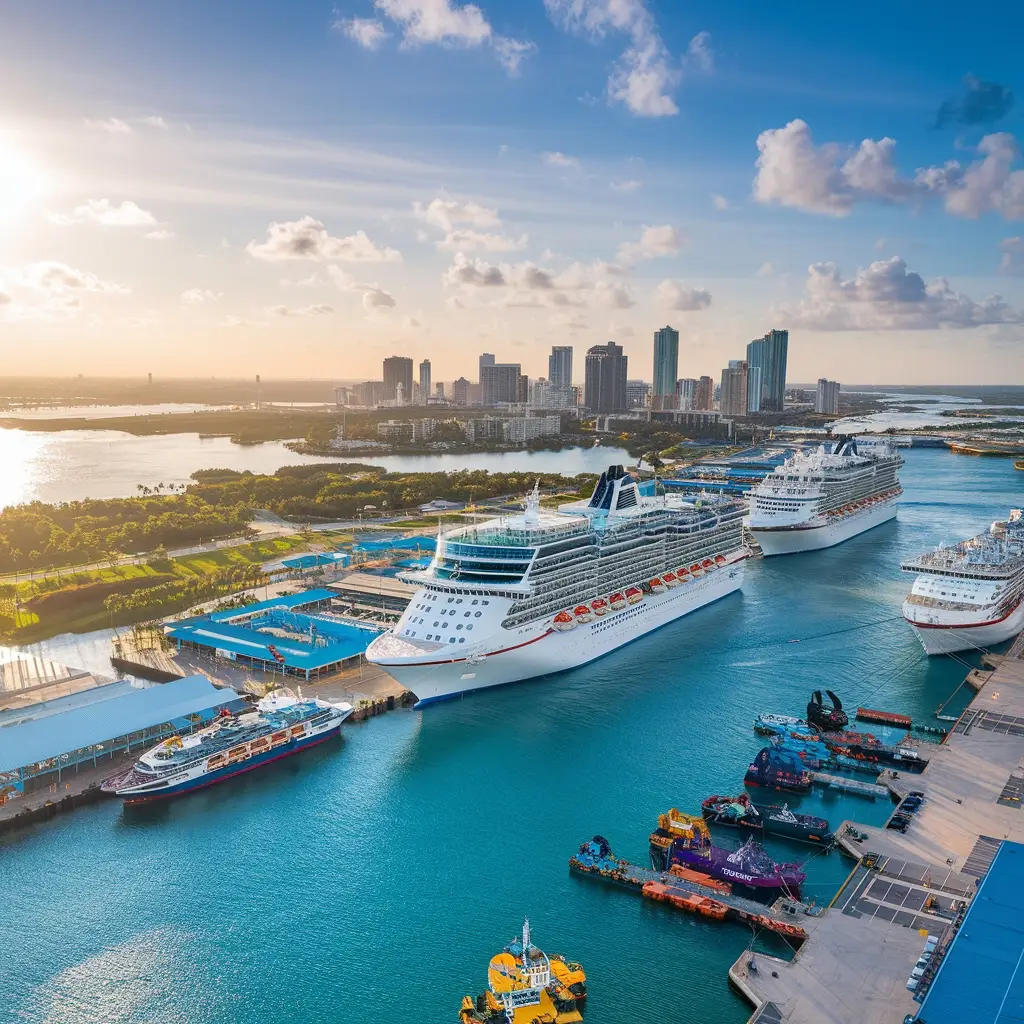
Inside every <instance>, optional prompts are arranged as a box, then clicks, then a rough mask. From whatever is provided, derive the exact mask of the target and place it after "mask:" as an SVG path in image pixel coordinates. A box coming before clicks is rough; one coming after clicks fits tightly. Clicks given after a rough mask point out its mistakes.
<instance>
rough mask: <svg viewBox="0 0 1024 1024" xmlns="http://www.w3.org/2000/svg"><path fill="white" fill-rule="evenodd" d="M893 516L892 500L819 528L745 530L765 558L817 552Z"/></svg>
mask: <svg viewBox="0 0 1024 1024" xmlns="http://www.w3.org/2000/svg"><path fill="white" fill-rule="evenodd" d="M895 517H896V499H895V498H893V499H892V500H891V501H886V502H880V503H879V504H878V505H875V506H873V507H872V508H868V509H864V510H863V511H861V512H855V513H854V514H852V515H849V516H844V517H843V518H842V519H840V520H838V521H835V520H833V521H830V522H826V523H823V524H822V525H820V526H810V525H808V526H784V527H775V528H770V529H764V528H761V527H757V526H750V527H749V529H750V532H751V534H752V535H753V537H754V539H755V540H756V541H757V543H758V544H759V545H760V547H761V550H762V551H763V552H764V554H765V557H769V556H771V555H795V554H799V553H800V552H801V551H820V550H822V549H823V548H831V547H834V546H835V545H836V544H842V543H843V542H844V541H847V540H850V539H851V538H853V537H856V536H859V535H860V534H862V533H864V532H865V531H866V530H873V529H874V528H875V527H876V526H881V525H882V524H883V523H887V522H888V521H889V520H890V519H894V518H895Z"/></svg>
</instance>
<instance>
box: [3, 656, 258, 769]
mask: <svg viewBox="0 0 1024 1024" xmlns="http://www.w3.org/2000/svg"><path fill="white" fill-rule="evenodd" d="M238 699H239V697H238V694H237V693H235V691H234V690H222V689H218V688H217V687H216V686H214V685H213V684H212V683H211V682H210V681H209V680H208V679H207V678H206V677H205V676H188V677H186V678H185V679H176V680H174V681H173V682H170V683H162V684H160V685H159V686H151V687H148V688H146V689H144V690H132V692H131V693H123V694H121V695H120V696H117V697H111V698H110V699H109V700H103V701H97V702H95V703H92V704H87V705H85V706H84V707H77V708H73V709H71V710H69V711H65V712H63V713H61V714H57V715H50V716H48V717H46V718H41V719H37V720H36V721H32V722H23V723H22V724H20V725H9V726H6V727H5V728H2V729H0V772H5V771H12V770H13V769H15V768H23V767H24V766H25V765H29V764H35V763H36V762H37V761H44V760H46V759H47V758H50V757H57V756H59V755H60V754H67V753H69V752H70V751H72V750H78V749H79V748H80V747H90V746H92V745H93V744H96V743H106V742H107V741H108V740H112V739H114V738H116V737H118V736H125V735H127V734H128V733H131V732H138V731H139V730H141V729H149V728H152V727H153V726H155V725H160V724H161V723H163V722H173V721H175V719H179V718H184V717H185V716H186V715H193V714H196V713H198V712H200V711H209V710H211V709H212V708H219V707H222V706H225V705H230V704H233V703H234V702H235V701H236V700H238Z"/></svg>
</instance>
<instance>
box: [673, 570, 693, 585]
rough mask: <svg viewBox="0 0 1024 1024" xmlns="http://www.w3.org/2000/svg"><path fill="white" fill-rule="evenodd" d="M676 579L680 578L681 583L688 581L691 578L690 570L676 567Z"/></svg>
mask: <svg viewBox="0 0 1024 1024" xmlns="http://www.w3.org/2000/svg"><path fill="white" fill-rule="evenodd" d="M676 579H677V580H679V582H680V583H686V582H687V581H688V580H689V579H690V570H689V569H676Z"/></svg>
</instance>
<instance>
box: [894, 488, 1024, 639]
mask: <svg viewBox="0 0 1024 1024" xmlns="http://www.w3.org/2000/svg"><path fill="white" fill-rule="evenodd" d="M901 568H902V569H903V571H904V572H910V573H916V574H917V576H916V578H915V580H914V583H913V586H912V587H911V588H910V593H909V594H908V595H907V598H906V600H905V601H904V602H903V618H904V619H906V620H907V622H909V623H910V625H911V627H912V628H913V630H914V632H915V633H916V634H917V638H918V640H920V641H921V645H922V646H923V647H924V649H925V653H926V654H952V653H954V652H955V651H973V650H981V649H985V648H988V647H991V646H992V645H993V644H998V643H1002V642H1003V641H1004V640H1009V639H1010V638H1011V637H1014V636H1016V635H1017V634H1018V633H1019V632H1020V631H1021V629H1024V601H1022V597H1024V511H1022V510H1021V509H1019V508H1015V509H1012V510H1011V511H1010V515H1009V517H1008V518H1007V519H1006V521H1005V522H995V523H993V524H992V525H991V526H990V527H989V529H988V530H986V531H985V532H984V533H980V534H978V536H976V537H972V538H970V539H969V540H963V541H960V542H959V543H958V544H954V545H952V546H951V547H940V548H938V549H937V550H936V551H930V552H928V553H927V554H923V555H919V556H918V557H917V558H912V559H909V560H908V561H906V562H904V563H903V564H902V566H901Z"/></svg>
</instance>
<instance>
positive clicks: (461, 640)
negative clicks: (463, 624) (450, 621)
mask: <svg viewBox="0 0 1024 1024" xmlns="http://www.w3.org/2000/svg"><path fill="white" fill-rule="evenodd" d="M465 642H466V638H465V637H464V636H460V637H459V643H460V644H464V643H465Z"/></svg>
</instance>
